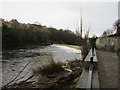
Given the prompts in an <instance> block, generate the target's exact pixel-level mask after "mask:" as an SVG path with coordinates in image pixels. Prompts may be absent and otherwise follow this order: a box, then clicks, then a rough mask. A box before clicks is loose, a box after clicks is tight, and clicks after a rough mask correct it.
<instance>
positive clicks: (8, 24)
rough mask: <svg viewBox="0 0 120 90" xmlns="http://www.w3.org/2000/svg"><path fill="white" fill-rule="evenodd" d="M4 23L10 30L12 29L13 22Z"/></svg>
mask: <svg viewBox="0 0 120 90" xmlns="http://www.w3.org/2000/svg"><path fill="white" fill-rule="evenodd" d="M3 23H4V24H5V25H7V27H8V28H10V27H12V22H10V21H4V22H3Z"/></svg>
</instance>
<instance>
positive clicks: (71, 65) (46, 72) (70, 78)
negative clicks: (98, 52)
mask: <svg viewBox="0 0 120 90" xmlns="http://www.w3.org/2000/svg"><path fill="white" fill-rule="evenodd" d="M53 63H54V65H53V66H50V65H48V66H46V67H44V68H42V69H41V68H39V69H38V70H37V71H35V72H33V75H35V76H37V79H38V81H37V82H30V81H25V82H23V81H22V82H19V83H14V84H12V85H10V86H9V87H4V89H7V88H42V89H49V88H75V86H76V83H77V81H78V80H79V76H80V75H81V73H82V70H83V66H82V63H81V61H80V60H75V61H69V62H68V63H67V64H65V63H64V68H63V64H61V63H55V62H53ZM53 67H54V68H53ZM55 68H56V69H59V70H54V69H55ZM69 70H71V71H72V72H70V71H69ZM52 72H53V73H52Z"/></svg>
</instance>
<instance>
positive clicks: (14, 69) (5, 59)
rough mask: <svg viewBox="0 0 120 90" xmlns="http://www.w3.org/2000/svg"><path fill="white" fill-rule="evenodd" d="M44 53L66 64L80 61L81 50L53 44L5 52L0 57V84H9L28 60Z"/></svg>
mask: <svg viewBox="0 0 120 90" xmlns="http://www.w3.org/2000/svg"><path fill="white" fill-rule="evenodd" d="M46 52H47V53H51V54H52V57H53V60H54V61H58V62H67V61H70V60H75V59H79V60H82V55H81V50H78V49H75V48H70V47H67V46H61V45H54V44H53V45H49V46H40V47H38V48H33V49H17V50H12V51H5V52H3V56H2V84H3V85H4V84H6V83H7V82H9V81H10V80H11V78H12V77H14V76H16V75H17V74H18V73H19V72H20V71H21V70H22V68H24V66H25V65H26V63H28V62H29V61H30V60H33V59H34V58H35V57H37V56H40V55H41V54H42V53H46ZM0 63H1V62H0ZM27 71H28V69H26V70H24V73H26V72H27ZM24 73H23V74H24ZM29 75H30V74H29ZM29 75H28V76H29ZM21 76H22V75H21ZM28 76H27V77H28ZM27 77H26V78H27ZM24 79H25V78H24Z"/></svg>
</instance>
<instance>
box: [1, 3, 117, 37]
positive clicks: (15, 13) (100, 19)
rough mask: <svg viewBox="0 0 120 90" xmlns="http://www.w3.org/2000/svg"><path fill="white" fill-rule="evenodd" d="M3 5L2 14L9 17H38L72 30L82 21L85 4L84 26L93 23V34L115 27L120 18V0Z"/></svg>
mask: <svg viewBox="0 0 120 90" xmlns="http://www.w3.org/2000/svg"><path fill="white" fill-rule="evenodd" d="M0 6H1V12H2V14H0V17H1V18H4V19H5V20H11V19H17V20H18V21H19V22H22V23H34V22H36V21H37V22H40V23H41V24H42V25H46V26H48V27H49V26H52V27H55V28H57V29H60V28H62V29H70V30H72V31H75V29H76V28H75V26H76V25H77V24H78V23H79V20H80V18H81V8H82V15H83V24H84V27H86V28H87V27H89V28H90V33H91V35H92V34H96V35H97V36H100V35H101V34H102V32H103V31H104V30H106V29H111V28H113V26H112V25H113V23H114V22H115V21H116V20H117V19H118V2H84V3H83V2H2V3H1V5H0Z"/></svg>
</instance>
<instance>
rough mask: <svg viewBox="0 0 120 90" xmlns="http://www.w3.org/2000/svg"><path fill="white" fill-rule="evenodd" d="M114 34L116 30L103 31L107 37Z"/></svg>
mask: <svg viewBox="0 0 120 90" xmlns="http://www.w3.org/2000/svg"><path fill="white" fill-rule="evenodd" d="M112 34H114V30H112V29H108V30H106V31H104V32H103V33H102V37H107V36H109V35H112Z"/></svg>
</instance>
